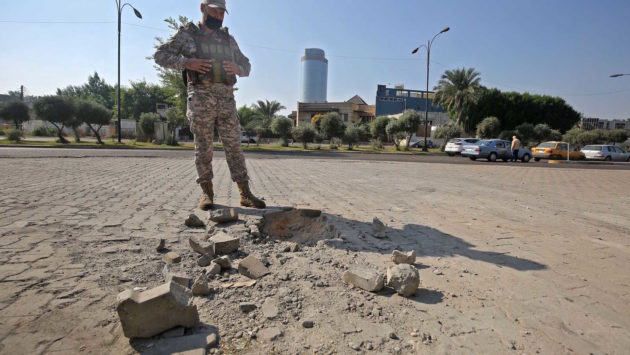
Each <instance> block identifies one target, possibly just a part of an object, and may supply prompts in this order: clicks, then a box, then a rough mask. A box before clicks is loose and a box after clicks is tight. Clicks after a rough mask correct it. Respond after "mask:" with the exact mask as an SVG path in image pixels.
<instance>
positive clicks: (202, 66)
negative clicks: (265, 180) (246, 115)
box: [154, 0, 266, 211]
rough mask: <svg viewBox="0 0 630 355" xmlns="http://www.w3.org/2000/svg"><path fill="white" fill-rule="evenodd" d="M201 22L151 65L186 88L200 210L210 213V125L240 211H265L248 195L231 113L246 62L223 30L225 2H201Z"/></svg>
mask: <svg viewBox="0 0 630 355" xmlns="http://www.w3.org/2000/svg"><path fill="white" fill-rule="evenodd" d="M200 9H201V14H202V22H200V23H199V24H194V23H188V24H187V25H186V26H184V27H181V28H180V29H179V30H178V31H177V33H175V35H174V36H173V37H171V38H170V39H169V40H168V41H167V42H166V43H164V44H163V45H161V46H160V47H159V48H158V49H157V52H156V53H155V56H154V58H155V62H156V63H157V64H158V65H160V66H162V67H165V68H170V69H176V70H181V71H182V72H183V78H184V82H185V83H186V85H187V89H188V109H187V112H186V116H187V118H188V121H189V122H190V129H191V131H192V132H193V134H194V135H195V165H196V166H197V173H198V176H199V178H198V179H197V183H199V185H200V186H201V190H202V191H203V196H202V198H201V201H200V202H199V208H200V209H202V210H206V211H207V210H209V209H211V208H212V204H213V199H214V191H213V189H212V177H213V173H212V143H213V138H214V126H215V124H216V125H217V128H218V131H219V135H220V137H221V140H222V142H223V147H224V149H225V158H226V160H227V163H228V167H229V168H230V174H231V176H232V180H233V181H234V182H236V184H237V185H238V189H239V191H240V195H241V206H244V207H255V208H261V209H262V208H265V207H266V205H265V202H263V201H262V200H260V199H259V198H257V197H256V196H254V195H253V194H252V192H251V191H250V189H249V176H248V174H247V168H246V166H245V157H244V155H243V148H242V147H241V126H240V124H239V120H238V116H237V113H236V102H235V100H234V84H236V77H237V76H240V77H246V76H249V71H250V68H251V65H250V63H249V59H248V58H247V57H246V56H245V55H243V53H242V52H241V51H240V49H239V47H238V44H237V43H236V40H235V39H234V37H232V36H231V35H230V34H229V32H228V29H227V28H226V27H223V18H224V16H225V14H226V13H227V8H226V4H225V0H201V7H200Z"/></svg>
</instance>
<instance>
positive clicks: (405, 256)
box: [392, 250, 416, 265]
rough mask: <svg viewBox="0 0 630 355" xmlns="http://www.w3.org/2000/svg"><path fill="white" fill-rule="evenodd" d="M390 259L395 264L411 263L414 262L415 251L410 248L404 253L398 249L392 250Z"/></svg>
mask: <svg viewBox="0 0 630 355" xmlns="http://www.w3.org/2000/svg"><path fill="white" fill-rule="evenodd" d="M392 261H393V262H394V263H395V264H410V265H413V264H415V263H416V251H415V250H412V251H408V252H406V253H405V252H402V251H399V250H394V251H393V252H392Z"/></svg>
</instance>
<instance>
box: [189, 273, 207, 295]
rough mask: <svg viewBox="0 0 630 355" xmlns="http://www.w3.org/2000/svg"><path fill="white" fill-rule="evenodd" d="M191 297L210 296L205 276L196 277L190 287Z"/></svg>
mask: <svg viewBox="0 0 630 355" xmlns="http://www.w3.org/2000/svg"><path fill="white" fill-rule="evenodd" d="M192 294H193V296H207V295H209V294H210V286H209V285H208V278H207V277H206V275H200V276H199V277H197V279H196V280H195V282H194V283H193V285H192Z"/></svg>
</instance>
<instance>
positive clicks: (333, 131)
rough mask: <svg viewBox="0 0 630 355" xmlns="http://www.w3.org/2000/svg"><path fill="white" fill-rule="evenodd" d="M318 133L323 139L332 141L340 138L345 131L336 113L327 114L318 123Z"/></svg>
mask: <svg viewBox="0 0 630 355" xmlns="http://www.w3.org/2000/svg"><path fill="white" fill-rule="evenodd" d="M319 131H320V133H321V135H322V137H323V138H324V139H329V140H331V143H332V140H333V138H341V137H343V134H344V133H345V131H346V126H345V125H344V124H343V121H342V120H341V116H339V114H338V113H337V112H329V113H327V114H325V115H324V117H322V119H321V120H320V121H319Z"/></svg>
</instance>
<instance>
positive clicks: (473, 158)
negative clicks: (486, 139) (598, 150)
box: [470, 157, 630, 161]
mask: <svg viewBox="0 0 630 355" xmlns="http://www.w3.org/2000/svg"><path fill="white" fill-rule="evenodd" d="M470 160H472V161H475V160H477V158H475V157H470ZM628 161H630V158H628Z"/></svg>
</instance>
